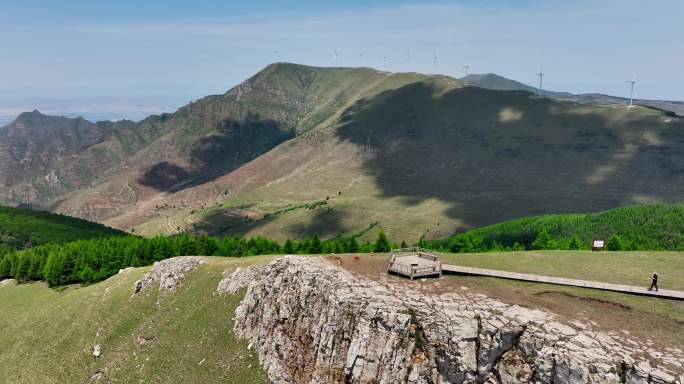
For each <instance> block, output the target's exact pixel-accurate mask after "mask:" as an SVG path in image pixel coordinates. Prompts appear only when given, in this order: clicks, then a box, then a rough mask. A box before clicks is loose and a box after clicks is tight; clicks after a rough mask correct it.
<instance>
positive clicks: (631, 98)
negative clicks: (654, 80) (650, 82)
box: [625, 76, 636, 107]
mask: <svg viewBox="0 0 684 384" xmlns="http://www.w3.org/2000/svg"><path fill="white" fill-rule="evenodd" d="M625 82H626V83H629V106H630V107H633V106H634V104H633V101H634V84H635V83H636V76H632V80H627V81H625Z"/></svg>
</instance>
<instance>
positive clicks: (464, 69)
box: [463, 64, 470, 76]
mask: <svg viewBox="0 0 684 384" xmlns="http://www.w3.org/2000/svg"><path fill="white" fill-rule="evenodd" d="M468 68H470V65H468V64H466V65H464V66H463V71H464V72H465V75H466V76H468Z"/></svg>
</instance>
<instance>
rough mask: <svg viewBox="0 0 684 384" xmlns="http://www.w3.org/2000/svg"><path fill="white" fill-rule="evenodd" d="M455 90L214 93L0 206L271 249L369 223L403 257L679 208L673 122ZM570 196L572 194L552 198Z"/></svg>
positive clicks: (272, 71)
mask: <svg viewBox="0 0 684 384" xmlns="http://www.w3.org/2000/svg"><path fill="white" fill-rule="evenodd" d="M466 85H467V84H464V82H462V81H460V80H457V79H454V78H450V77H447V76H440V75H422V74H417V73H389V72H381V71H377V70H373V69H369V68H317V67H309V66H301V65H296V64H289V63H276V64H272V65H269V66H267V67H266V68H264V69H263V70H262V71H260V72H258V73H257V74H255V75H254V76H252V77H250V78H249V79H247V80H246V81H245V82H243V83H242V84H240V85H238V86H236V87H233V88H231V89H230V90H228V91H227V92H225V93H224V94H221V95H212V96H207V97H205V98H202V99H199V100H197V101H194V102H192V103H189V104H188V105H186V106H183V107H181V108H179V109H178V110H177V111H176V112H174V113H170V114H162V115H153V116H150V117H148V118H147V119H145V120H143V121H141V122H139V123H133V124H130V125H128V126H126V125H125V124H124V125H123V127H119V126H115V127H114V128H115V129H112V133H111V134H110V135H109V136H108V137H107V139H106V140H103V141H101V142H99V143H96V144H94V145H92V146H89V147H88V148H86V149H85V150H84V151H80V152H79V153H78V158H77V159H71V158H67V159H61V160H60V162H58V165H57V166H55V169H53V171H54V176H55V177H54V178H52V179H51V178H48V179H45V177H44V175H41V176H39V177H37V178H36V179H34V181H33V182H32V183H29V182H27V183H24V184H20V185H19V186H10V188H7V187H5V188H0V198H2V200H3V201H7V200H12V199H11V197H12V195H11V192H12V191H16V190H19V191H22V188H25V189H27V190H28V191H29V192H33V195H32V196H35V198H34V199H33V201H36V202H37V203H38V204H37V205H39V206H40V205H45V206H48V207H50V209H51V210H54V211H57V212H63V213H68V214H71V215H75V216H79V217H84V218H87V219H90V220H96V221H100V222H104V223H106V224H108V225H112V226H115V227H117V228H122V229H126V230H131V231H132V230H135V231H136V233H140V234H149V235H153V234H158V233H167V234H168V233H178V232H182V231H193V232H200V233H238V234H246V235H259V234H264V235H268V236H271V237H275V238H278V239H283V238H286V237H302V236H307V235H311V234H312V232H313V231H317V232H318V233H319V235H321V236H335V235H336V234H340V233H355V232H358V231H360V230H362V229H363V228H366V227H368V226H371V225H373V223H379V224H378V225H379V226H376V227H374V228H384V229H385V230H387V231H388V232H394V234H395V235H396V236H394V238H397V239H400V240H401V239H405V240H407V241H411V240H413V241H415V240H417V239H418V238H419V237H421V236H427V237H428V238H438V237H446V236H448V235H451V234H452V233H454V232H458V231H461V230H463V229H467V228H470V227H473V226H480V225H485V224H492V223H495V222H498V221H503V220H506V219H512V218H515V217H521V216H528V215H531V214H543V213H558V211H559V209H560V210H562V211H565V210H569V211H595V210H601V209H609V208H613V207H616V206H620V205H626V204H630V203H631V204H634V203H637V202H641V201H644V202H646V201H656V202H657V201H663V202H670V201H674V200H675V199H677V198H676V196H675V194H674V192H673V189H676V188H678V187H677V185H679V183H680V182H681V175H680V173H681V172H680V171H679V169H680V167H681V169H684V166H681V165H680V161H679V160H677V159H678V157H676V158H672V157H670V155H669V154H671V153H679V152H680V151H682V146H683V145H684V143H683V142H682V137H681V135H679V134H678V133H677V132H678V129H677V127H679V126H680V125H682V122H681V120H679V119H677V118H671V117H668V116H665V115H664V114H663V113H662V112H660V111H655V110H648V109H645V108H641V107H635V108H633V109H628V108H624V107H622V106H620V105H615V106H601V105H593V104H578V103H576V102H572V101H566V100H556V99H553V98H537V97H535V96H534V95H531V94H530V93H529V92H528V91H524V90H512V91H495V90H489V89H485V88H480V87H472V86H470V87H469V86H466ZM638 161H641V162H642V164H641V165H639V166H630V164H632V163H633V164H638ZM568 164H570V165H571V166H570V167H568ZM84 168H85V169H86V170H87V171H89V172H90V174H81V173H79V172H78V171H79V170H83V169H84ZM520 170H524V171H523V172H520ZM514 175H517V176H518V178H517V179H516V178H515V177H513V176H514ZM647 175H648V176H647ZM643 177H650V178H651V179H654V180H656V183H655V185H658V186H659V187H658V188H655V189H654V188H651V187H649V186H648V185H646V183H644V181H643V180H641V178H643ZM36 180H37V181H36ZM50 180H53V181H54V180H58V181H59V182H51V181H50ZM62 180H67V181H69V182H68V183H65V182H63V181H62ZM544 180H546V181H544ZM526 184H527V185H526ZM530 188H532V190H530ZM573 188H579V189H580V190H581V191H584V192H583V193H580V194H577V195H576V196H563V194H564V193H566V192H565V191H568V190H572V189H573ZM16 195H17V193H16V192H15V197H16ZM559 199H560V200H559ZM554 200H555V202H554ZM13 201H14V202H15V203H20V202H25V201H23V200H22V199H16V198H15V199H14V200H13ZM531 201H535V204H530V202H531ZM558 201H565V202H567V206H565V205H563V204H559V203H558ZM307 207H314V208H307ZM478 208H479V210H480V211H481V213H479V214H478V213H477V212H476V211H477V210H478ZM482 212H487V214H484V213H482ZM371 232H372V231H371ZM368 235H369V236H373V235H374V233H370V232H369V233H368Z"/></svg>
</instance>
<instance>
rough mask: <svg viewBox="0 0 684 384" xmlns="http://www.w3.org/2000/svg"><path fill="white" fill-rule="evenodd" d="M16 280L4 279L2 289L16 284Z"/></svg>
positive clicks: (1, 284)
mask: <svg viewBox="0 0 684 384" xmlns="http://www.w3.org/2000/svg"><path fill="white" fill-rule="evenodd" d="M14 282H15V280H14V279H4V280H2V281H0V287H4V286H5V285H12V284H14Z"/></svg>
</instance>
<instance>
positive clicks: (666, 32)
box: [0, 0, 684, 125]
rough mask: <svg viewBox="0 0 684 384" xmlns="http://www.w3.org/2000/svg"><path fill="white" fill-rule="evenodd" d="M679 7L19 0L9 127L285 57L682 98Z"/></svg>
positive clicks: (218, 82)
mask: <svg viewBox="0 0 684 384" xmlns="http://www.w3.org/2000/svg"><path fill="white" fill-rule="evenodd" d="M683 12H684V3H682V2H679V1H674V0H659V1H654V2H648V3H644V2H640V1H636V0H620V1H618V0H598V1H588V0H576V1H567V2H561V1H538V0H516V1H512V2H505V1H502V0H490V1H477V2H476V1H471V0H464V1H439V0H437V1H431V2H418V1H399V2H396V1H395V2H390V1H384V0H382V1H375V2H373V3H372V5H370V6H369V5H366V3H365V2H362V1H350V2H345V3H344V4H336V5H329V4H319V3H317V2H313V1H305V2H294V1H281V2H277V1H256V2H252V3H250V4H242V3H236V4H232V3H225V2H223V3H217V2H212V1H199V2H197V3H195V4H192V5H189V4H184V3H180V2H162V1H160V0H156V1H150V2H146V3H145V4H144V5H143V4H139V2H134V1H129V0H125V1H122V2H117V3H116V5H112V4H97V3H90V2H87V1H84V0H72V1H67V2H66V3H63V4H59V5H58V4H41V2H40V1H33V0H28V1H22V2H14V1H9V2H8V3H6V4H4V9H3V13H2V14H0V31H2V32H3V33H2V34H0V49H1V50H2V51H3V52H4V53H5V54H6V55H5V57H4V58H3V60H2V61H0V125H4V124H3V120H4V121H5V122H6V121H7V119H11V118H12V116H16V114H17V112H20V111H22V110H33V109H36V108H37V109H39V110H41V111H44V112H45V113H52V114H66V115H78V114H80V115H84V117H85V116H90V117H91V118H93V119H98V117H104V118H112V119H116V118H118V117H122V118H123V117H125V118H130V119H133V120H138V119H140V118H142V117H144V116H146V115H149V114H152V113H162V112H169V111H172V110H175V109H176V108H178V107H180V106H182V105H183V104H185V103H187V102H188V101H190V100H193V99H197V98H200V97H203V96H206V95H210V94H220V93H223V92H225V91H226V90H228V89H230V88H231V87H233V86H235V85H237V84H239V83H240V82H241V81H243V80H245V79H246V78H248V77H249V76H251V75H253V74H254V73H256V72H257V71H258V70H260V69H262V68H263V67H265V66H266V65H268V64H269V63H272V62H276V61H286V62H294V63H299V64H306V65H314V66H349V67H357V66H365V67H373V68H377V69H379V70H386V71H391V72H408V71H413V72H423V73H442V74H446V75H450V76H453V77H462V76H463V75H464V72H463V66H464V65H466V64H468V65H470V72H471V73H490V72H491V73H496V74H499V75H501V76H504V77H507V78H510V79H513V80H516V81H520V82H522V83H525V84H528V85H532V86H534V85H535V84H536V76H535V74H536V73H537V72H538V71H539V69H540V67H541V66H542V65H543V66H544V72H545V73H546V76H545V78H544V84H545V86H544V88H545V89H548V90H555V91H566V92H572V93H604V94H610V95H614V96H621V97H625V96H628V85H627V84H626V83H625V81H626V80H628V79H631V78H632V77H633V76H636V80H637V84H636V88H635V95H634V96H635V98H639V99H661V100H684V78H683V77H682V76H681V74H680V73H681V68H682V62H684V53H683V52H682V51H681V49H677V47H679V46H680V45H681V42H680V41H679V40H680V38H681V36H683V35H684V26H682V24H681V22H680V20H679V19H680V16H679V15H681V14H682V13H683ZM335 51H337V53H338V58H337V60H335V59H334V52H335ZM435 55H437V57H438V59H437V60H434V57H435Z"/></svg>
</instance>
